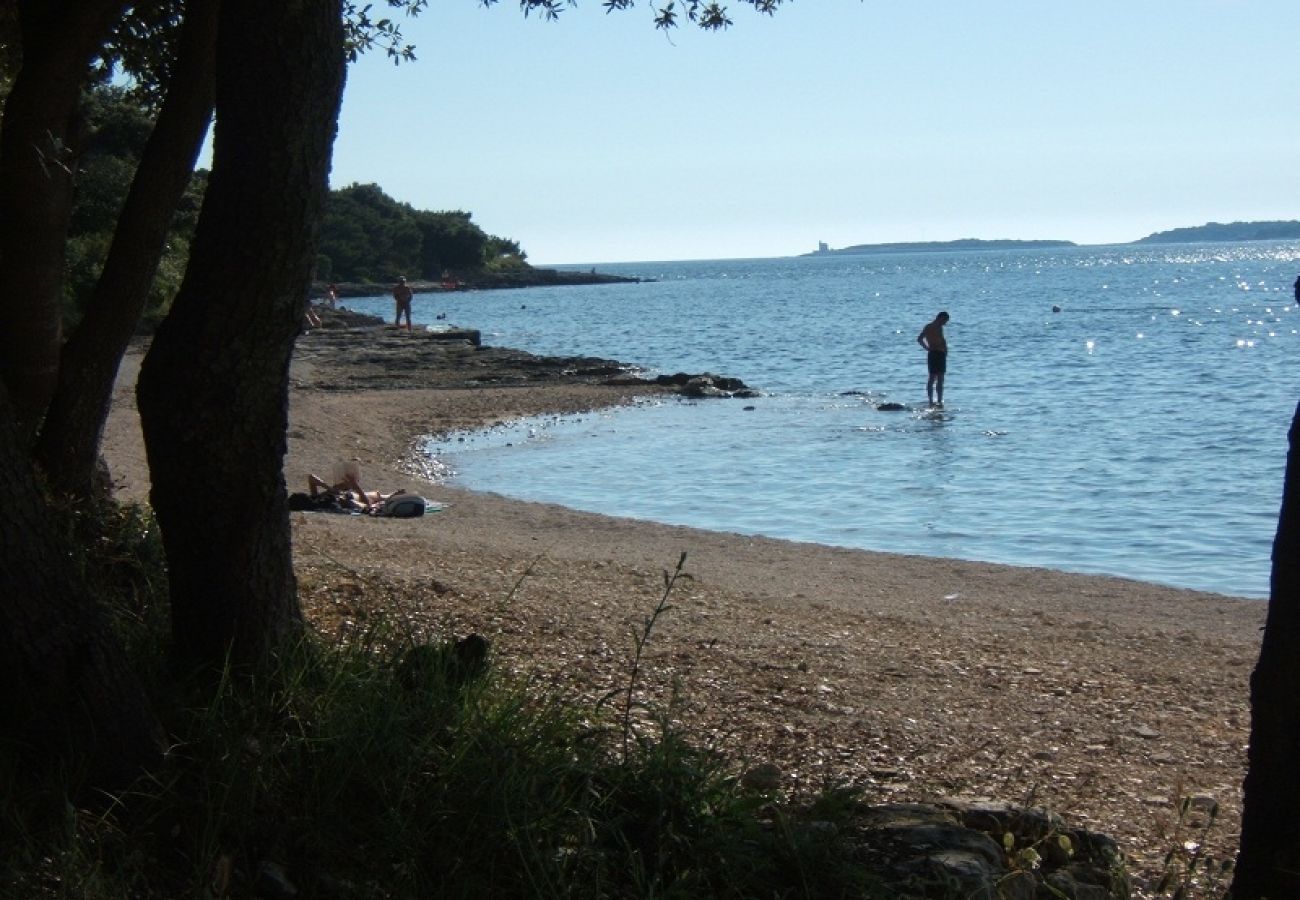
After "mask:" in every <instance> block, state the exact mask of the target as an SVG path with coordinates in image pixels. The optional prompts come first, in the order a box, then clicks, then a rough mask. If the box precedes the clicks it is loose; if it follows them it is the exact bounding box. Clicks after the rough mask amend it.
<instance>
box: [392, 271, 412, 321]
mask: <svg viewBox="0 0 1300 900" xmlns="http://www.w3.org/2000/svg"><path fill="white" fill-rule="evenodd" d="M411 297H412V291H411V286H410V285H409V284H407V283H406V276H405V275H399V276H398V277H397V285H396V286H395V287H394V288H393V300H394V301H395V302H396V304H397V314H396V315H395V316H394V317H393V318H394V321H393V324H394V325H396V326H397V327H398V328H401V327H402V316H403V315H405V316H406V330H407V332H408V333H409V332H410V330H411Z"/></svg>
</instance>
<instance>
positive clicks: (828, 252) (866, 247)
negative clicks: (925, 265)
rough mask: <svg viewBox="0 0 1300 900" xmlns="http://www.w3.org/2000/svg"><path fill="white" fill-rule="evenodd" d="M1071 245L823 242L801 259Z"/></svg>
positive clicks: (978, 241)
mask: <svg viewBox="0 0 1300 900" xmlns="http://www.w3.org/2000/svg"><path fill="white" fill-rule="evenodd" d="M1076 246H1078V245H1077V244H1075V243H1074V242H1073V241H1017V240H987V241H986V240H981V239H979V238H961V239H959V240H955V241H906V242H902V243H892V244H854V245H853V246H852V247H841V248H838V249H832V248H831V247H829V246H827V245H826V243H825V242H821V243H819V244H818V245H817V249H816V250H814V251H813V252H812V253H804V254H801V255H802V256H859V255H864V254H871V253H939V252H943V251H951V250H1052V249H1056V248H1058V247H1076Z"/></svg>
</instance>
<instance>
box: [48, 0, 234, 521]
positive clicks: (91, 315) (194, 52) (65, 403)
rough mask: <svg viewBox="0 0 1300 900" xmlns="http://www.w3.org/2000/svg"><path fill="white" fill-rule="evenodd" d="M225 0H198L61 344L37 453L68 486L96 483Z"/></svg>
mask: <svg viewBox="0 0 1300 900" xmlns="http://www.w3.org/2000/svg"><path fill="white" fill-rule="evenodd" d="M217 9H218V2H217V0H190V3H189V4H187V7H186V11H185V25H184V30H183V32H182V36H181V44H180V48H179V52H178V57H177V61H176V65H175V66H174V67H173V70H172V76H171V83H170V85H169V86H168V89H167V96H166V99H165V100H164V102H163V107H162V110H161V112H160V113H159V115H158V121H157V122H156V123H155V125H154V129H153V133H152V134H151V135H150V136H149V142H148V144H147V145H146V146H145V149H144V153H143V155H142V156H141V159H140V165H139V167H138V168H137V170H136V175H135V178H134V180H133V181H132V182H131V191H130V193H129V194H128V195H127V199H126V203H125V205H124V206H123V208H122V213H121V215H120V216H119V218H118V224H117V228H116V230H115V231H114V233H113V244H112V247H111V248H110V249H109V253H108V259H107V260H106V261H105V263H104V271H103V274H102V275H101V276H100V279H99V282H98V284H97V285H96V287H95V296H94V298H93V300H92V302H91V304H90V306H89V308H88V309H87V311H86V315H85V317H84V318H83V319H82V322H81V324H80V326H78V328H77V330H76V331H75V332H73V334H72V336H71V337H70V338H69V339H68V341H67V343H66V344H64V346H63V354H62V359H61V362H60V364H59V380H58V389H57V391H56V392H55V395H54V399H53V401H52V402H51V403H50V407H49V410H48V411H47V413H46V416H45V424H44V427H43V428H42V430H41V436H40V439H39V441H38V444H37V459H38V461H39V462H40V464H41V465H42V466H43V467H44V469H45V471H46V474H47V475H48V477H49V479H50V484H51V486H52V487H53V488H54V489H55V490H56V491H58V492H60V493H65V494H72V495H75V496H79V497H87V496H89V495H90V493H91V489H92V485H93V483H94V474H95V467H96V462H97V459H98V456H99V444H100V439H101V438H102V436H103V433H104V423H105V421H106V420H107V419H108V409H109V403H110V401H111V399H112V395H113V382H114V380H115V379H116V378H117V370H118V366H119V365H120V364H121V361H122V354H123V353H124V352H125V350H126V346H127V343H128V342H129V341H130V339H131V335H132V333H133V332H134V330H135V326H136V324H137V323H138V322H139V320H140V314H141V312H143V310H144V305H145V301H146V299H147V298H148V296H149V288H150V286H151V285H152V283H153V277H154V273H155V272H156V271H157V269H158V261H159V259H161V257H162V251H163V247H164V245H165V243H166V240H167V232H168V227H169V225H170V224H171V219H172V216H173V214H174V212H175V210H176V205H177V204H178V203H179V202H180V199H181V196H182V195H183V194H184V193H185V188H186V186H187V185H188V184H189V181H190V175H191V174H192V172H193V170H194V162H195V160H196V159H197V157H198V153H199V148H200V147H201V145H202V143H203V136H204V135H205V134H206V133H207V129H208V123H209V121H210V120H211V118H212V103H213V100H212V92H213V81H214V72H213V68H214V64H215V55H216V34H217Z"/></svg>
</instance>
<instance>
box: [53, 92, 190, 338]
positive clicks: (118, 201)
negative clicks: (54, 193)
mask: <svg viewBox="0 0 1300 900" xmlns="http://www.w3.org/2000/svg"><path fill="white" fill-rule="evenodd" d="M83 112H84V115H85V117H86V121H87V124H88V126H89V128H90V137H89V138H88V140H87V143H86V148H85V150H84V151H83V152H82V154H81V156H80V159H79V164H78V165H79V171H78V176H77V192H76V200H75V204H74V206H73V210H72V218H71V221H70V225H69V232H68V245H67V270H66V278H65V283H64V296H63V303H64V320H65V324H67V325H74V324H75V323H76V322H77V321H79V320H80V318H81V313H82V311H83V310H84V309H85V307H86V304H87V303H89V302H90V299H91V297H92V296H93V294H94V291H95V285H96V284H97V283H98V281H99V276H100V273H101V272H102V271H103V267H104V260H105V259H106V258H107V256H108V250H109V247H110V246H111V244H112V241H113V233H114V229H115V228H116V227H117V218H118V215H119V214H120V213H121V210H122V206H123V204H124V203H125V202H126V196H127V193H128V192H129V191H130V189H131V181H132V179H133V178H134V177H135V170H136V167H137V165H138V163H139V160H140V154H141V152H142V151H143V149H144V146H145V143H146V142H147V141H148V139H149V134H150V132H151V131H152V129H153V119H152V117H151V114H150V112H149V110H148V109H147V108H146V107H145V106H144V105H142V102H141V101H140V100H139V99H137V98H136V97H135V95H133V94H132V93H130V92H128V91H126V90H124V89H122V88H117V87H108V86H101V87H96V88H93V89H92V90H91V91H89V92H88V93H87V95H86V98H85V101H84V104H83ZM206 174H207V173H206V172H196V173H195V175H194V177H193V178H192V179H191V180H190V185H189V188H188V189H187V190H186V193H185V196H184V197H183V198H182V200H181V202H180V204H179V205H178V208H177V210H176V213H175V215H174V218H173V222H172V231H171V236H170V238H169V240H168V243H167V246H166V248H165V250H164V251H163V256H162V259H161V260H160V262H159V266H158V272H157V273H156V274H155V276H154V282H153V287H152V288H151V289H150V292H149V298H148V301H147V304H146V307H145V314H144V318H145V322H146V324H147V323H150V322H152V323H156V322H157V321H158V320H159V319H160V318H161V317H162V316H163V315H165V313H166V310H167V308H168V307H169V306H170V304H171V299H172V297H174V296H175V294H176V291H177V290H178V289H179V288H180V281H181V277H182V276H183V274H184V271H185V265H186V262H187V261H188V259H189V243H190V239H191V238H192V237H193V234H194V227H195V225H196V224H197V222H198V211H199V207H200V206H201V205H202V198H203V189H204V187H205V186H206V184H207V177H206Z"/></svg>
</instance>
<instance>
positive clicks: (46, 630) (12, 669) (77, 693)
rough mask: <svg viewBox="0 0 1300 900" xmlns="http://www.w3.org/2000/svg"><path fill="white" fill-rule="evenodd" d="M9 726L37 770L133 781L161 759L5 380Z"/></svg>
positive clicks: (5, 725)
mask: <svg viewBox="0 0 1300 900" xmlns="http://www.w3.org/2000/svg"><path fill="white" fill-rule="evenodd" d="M0 483H2V484H4V486H5V504H4V515H0V734H3V735H4V736H5V741H6V742H7V743H8V742H11V741H12V742H13V743H14V744H16V745H17V747H18V748H19V751H20V752H23V753H24V754H25V755H26V756H27V760H28V764H29V765H30V766H31V767H32V768H33V769H34V770H41V769H46V770H49V769H52V768H54V767H68V768H70V769H72V770H77V769H78V768H80V767H83V766H84V769H82V771H83V772H84V775H85V784H86V785H88V786H93V787H96V788H103V789H110V790H111V789H113V788H118V787H123V786H125V784H126V783H127V781H129V780H130V779H131V778H132V777H133V776H135V775H137V774H139V772H140V771H141V769H142V768H143V767H145V766H147V765H149V764H150V763H152V762H154V761H156V760H157V759H159V758H160V757H161V743H160V741H159V740H157V738H156V727H155V724H154V722H153V719H152V718H151V716H150V713H149V710H148V706H147V703H146V700H145V696H144V693H143V690H142V689H141V687H140V686H139V684H138V683H137V682H136V680H135V677H134V676H133V675H132V674H131V672H130V671H129V670H128V669H127V667H126V663H125V660H124V658H123V655H122V653H121V650H120V648H119V647H118V646H117V645H116V644H115V643H114V642H113V641H112V639H111V637H110V635H109V631H108V629H107V628H106V627H105V622H104V617H103V615H102V614H101V613H100V611H99V609H98V607H97V606H96V605H95V604H94V603H93V602H92V599H91V597H90V594H89V592H88V591H87V590H86V586H85V585H84V584H83V583H81V582H80V581H79V580H78V576H77V569H76V567H75V565H70V563H69V560H70V557H71V556H72V554H71V553H70V552H69V551H70V548H69V547H68V546H66V544H65V543H64V542H63V541H64V538H63V537H62V536H61V535H60V534H59V533H58V531H57V530H56V529H55V527H54V524H53V522H52V520H51V518H50V516H49V511H48V509H46V507H45V503H44V500H43V498H42V497H41V494H40V492H39V490H38V489H37V486H36V480H35V477H34V475H33V470H32V467H31V457H30V455H29V454H28V453H27V452H26V449H25V448H24V446H23V442H22V439H21V437H20V435H19V431H18V429H17V427H16V423H15V420H14V416H13V410H12V407H10V405H9V403H8V400H7V398H6V397H5V391H4V388H3V386H0Z"/></svg>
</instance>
